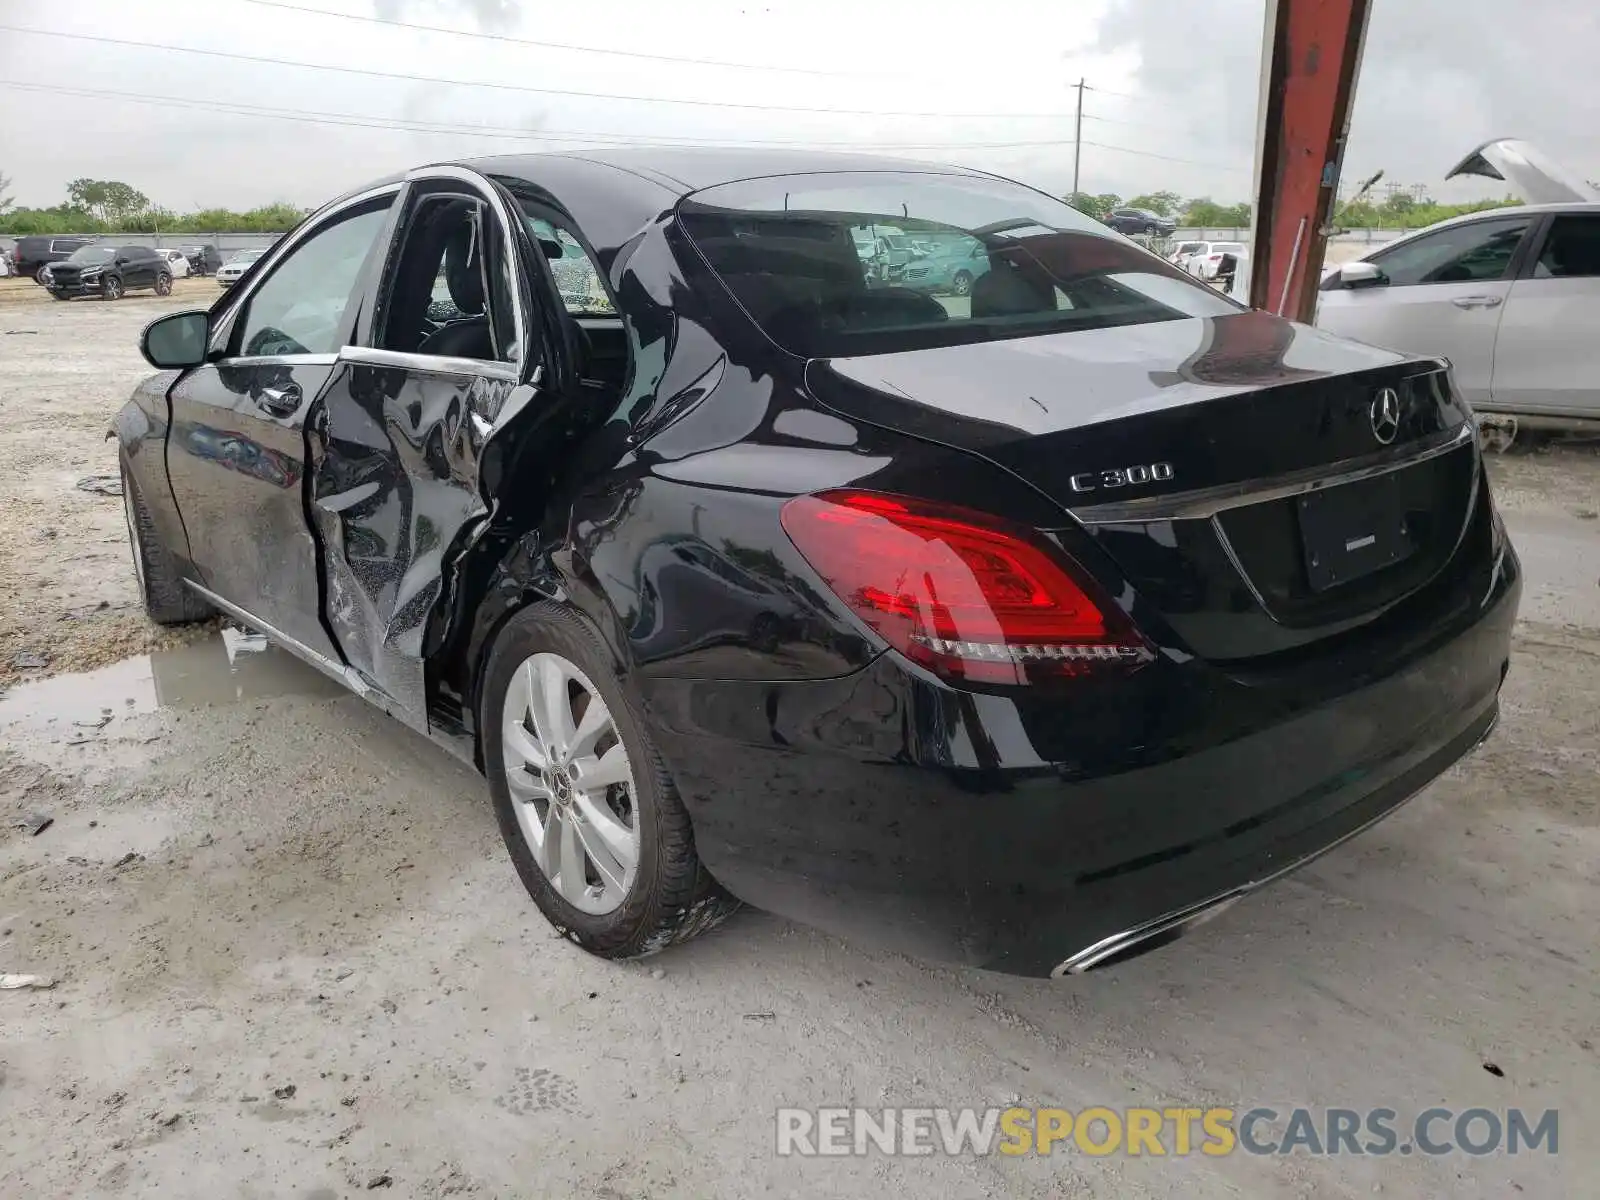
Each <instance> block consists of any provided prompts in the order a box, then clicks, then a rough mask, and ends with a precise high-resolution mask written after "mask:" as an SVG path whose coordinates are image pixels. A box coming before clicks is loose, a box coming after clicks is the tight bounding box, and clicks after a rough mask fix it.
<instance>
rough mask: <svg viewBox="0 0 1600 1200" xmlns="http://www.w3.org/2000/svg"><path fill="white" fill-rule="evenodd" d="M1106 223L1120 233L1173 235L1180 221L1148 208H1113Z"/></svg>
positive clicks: (1153, 235)
mask: <svg viewBox="0 0 1600 1200" xmlns="http://www.w3.org/2000/svg"><path fill="white" fill-rule="evenodd" d="M1105 223H1106V224H1107V225H1109V226H1111V228H1113V229H1115V230H1116V231H1117V232H1118V233H1126V234H1128V235H1129V236H1132V235H1134V234H1146V235H1148V236H1150V237H1171V236H1172V234H1173V231H1174V230H1175V229H1177V228H1178V223H1177V222H1176V221H1174V220H1173V219H1172V218H1171V217H1163V216H1162V215H1161V214H1160V213H1153V212H1151V211H1150V210H1149V209H1146V208H1113V209H1112V210H1111V211H1110V212H1108V213H1107V214H1106V218H1105Z"/></svg>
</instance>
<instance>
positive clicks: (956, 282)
mask: <svg viewBox="0 0 1600 1200" xmlns="http://www.w3.org/2000/svg"><path fill="white" fill-rule="evenodd" d="M950 287H951V289H952V290H953V291H954V292H955V294H956V295H958V296H970V295H971V294H972V275H971V273H970V272H968V271H957V272H956V277H955V278H954V279H952V280H951V281H950Z"/></svg>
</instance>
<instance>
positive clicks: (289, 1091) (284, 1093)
mask: <svg viewBox="0 0 1600 1200" xmlns="http://www.w3.org/2000/svg"><path fill="white" fill-rule="evenodd" d="M298 1090H299V1089H297V1088H296V1087H295V1085H294V1084H292V1083H286V1084H284V1085H283V1086H282V1087H275V1088H273V1089H272V1094H273V1095H274V1096H276V1097H277V1098H278V1099H279V1100H293V1099H294V1094H295V1092H296V1091H298Z"/></svg>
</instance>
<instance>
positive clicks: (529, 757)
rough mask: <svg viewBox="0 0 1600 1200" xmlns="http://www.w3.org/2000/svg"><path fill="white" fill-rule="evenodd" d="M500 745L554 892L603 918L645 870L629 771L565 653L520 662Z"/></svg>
mask: <svg viewBox="0 0 1600 1200" xmlns="http://www.w3.org/2000/svg"><path fill="white" fill-rule="evenodd" d="M503 711H504V717H503V719H502V721H503V724H502V730H501V746H502V756H503V759H504V769H505V774H506V784H507V786H508V787H509V788H510V790H511V800H512V803H513V805H514V806H515V809H516V815H517V825H518V827H519V828H520V830H521V832H522V836H523V839H524V840H525V841H526V842H527V845H528V850H529V851H530V853H531V854H532V856H533V860H534V862H535V863H536V864H537V865H538V867H539V870H540V871H541V872H543V874H544V876H545V878H546V879H547V880H548V881H549V883H550V886H551V887H552V888H553V889H554V890H555V892H556V893H557V894H558V895H559V896H561V898H562V899H564V900H565V901H566V902H567V903H568V904H570V905H572V907H574V908H576V909H578V910H579V911H580V912H585V913H590V914H593V915H595V916H603V915H605V914H606V913H610V912H613V911H615V910H616V909H617V908H618V907H620V906H621V904H622V902H623V901H624V900H625V899H627V896H628V893H629V891H631V890H632V888H633V883H634V879H635V877H636V875H637V874H638V869H639V846H640V839H639V818H638V810H637V808H636V806H635V803H634V796H635V794H636V793H635V788H634V782H633V765H632V763H631V762H629V760H628V752H627V748H626V747H625V746H624V745H623V743H622V738H621V735H620V734H619V733H618V730H617V726H616V722H615V720H614V719H613V718H612V715H611V711H610V710H609V709H608V708H607V707H606V703H605V701H604V700H603V699H601V696H600V693H599V691H598V690H597V689H596V688H595V686H594V684H593V683H591V682H590V680H589V677H588V676H587V675H585V674H584V673H583V671H582V670H581V669H580V668H579V667H578V666H577V665H576V664H575V663H573V662H571V661H570V660H568V659H566V658H563V657H562V656H561V655H559V654H552V653H549V652H541V653H538V654H534V655H532V656H530V657H529V658H527V659H526V660H524V661H523V663H522V664H521V665H520V666H519V667H518V668H517V670H516V672H515V674H513V675H512V677H511V682H510V683H509V684H508V685H507V687H506V702H505V706H504V710H503Z"/></svg>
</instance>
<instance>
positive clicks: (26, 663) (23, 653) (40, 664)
mask: <svg viewBox="0 0 1600 1200" xmlns="http://www.w3.org/2000/svg"><path fill="white" fill-rule="evenodd" d="M11 665H12V666H13V667H16V668H17V670H19V671H42V670H43V669H44V668H45V667H48V666H49V665H50V656H49V655H48V654H35V653H34V652H33V651H32V650H19V651H17V652H16V653H15V654H13V655H12V656H11Z"/></svg>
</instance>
